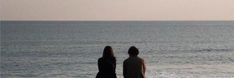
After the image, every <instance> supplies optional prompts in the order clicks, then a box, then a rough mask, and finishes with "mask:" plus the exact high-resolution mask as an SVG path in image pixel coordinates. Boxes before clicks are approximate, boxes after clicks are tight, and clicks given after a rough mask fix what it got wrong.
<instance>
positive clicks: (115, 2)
mask: <svg viewBox="0 0 234 78" xmlns="http://www.w3.org/2000/svg"><path fill="white" fill-rule="evenodd" d="M0 6H1V8H0V9H1V11H0V13H1V20H234V0H0Z"/></svg>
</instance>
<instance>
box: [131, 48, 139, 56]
mask: <svg viewBox="0 0 234 78" xmlns="http://www.w3.org/2000/svg"><path fill="white" fill-rule="evenodd" d="M128 54H129V55H130V56H137V55H138V54H139V50H138V49H137V48H136V47H135V46H131V47H130V48H129V49H128Z"/></svg>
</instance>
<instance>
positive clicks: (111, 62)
mask: <svg viewBox="0 0 234 78" xmlns="http://www.w3.org/2000/svg"><path fill="white" fill-rule="evenodd" d="M115 68H116V59H115V58H99V59H98V70H99V72H98V74H97V76H96V78H117V76H116V73H115Z"/></svg>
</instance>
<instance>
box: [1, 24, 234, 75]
mask: <svg viewBox="0 0 234 78" xmlns="http://www.w3.org/2000/svg"><path fill="white" fill-rule="evenodd" d="M107 45H109V46H112V48H113V50H114V54H115V56H116V59H117V67H116V73H117V76H118V78H123V76H122V65H123V61H124V59H126V58H128V53H127V51H128V48H129V47H130V46H136V47H137V48H138V49H139V50H140V54H139V57H141V58H143V59H144V60H145V63H146V68H147V71H146V77H147V78H234V22H233V21H1V70H0V74H1V78H95V76H96V74H97V72H98V67H97V60H98V58H100V57H101V56H102V51H103V48H104V47H105V46H107Z"/></svg>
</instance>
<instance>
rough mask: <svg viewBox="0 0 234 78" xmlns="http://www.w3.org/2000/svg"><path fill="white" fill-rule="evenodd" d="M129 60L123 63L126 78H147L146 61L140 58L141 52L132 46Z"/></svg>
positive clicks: (129, 51)
mask: <svg viewBox="0 0 234 78" xmlns="http://www.w3.org/2000/svg"><path fill="white" fill-rule="evenodd" d="M128 54H129V58H127V59H126V60H125V61H124V62H123V75H124V78H145V70H146V67H145V63H144V60H143V59H141V58H140V57H138V56H137V55H138V54H139V50H138V49H137V48H136V47H135V46H131V47H130V48H129V50H128Z"/></svg>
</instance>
